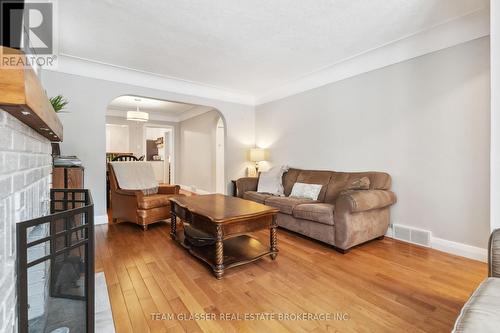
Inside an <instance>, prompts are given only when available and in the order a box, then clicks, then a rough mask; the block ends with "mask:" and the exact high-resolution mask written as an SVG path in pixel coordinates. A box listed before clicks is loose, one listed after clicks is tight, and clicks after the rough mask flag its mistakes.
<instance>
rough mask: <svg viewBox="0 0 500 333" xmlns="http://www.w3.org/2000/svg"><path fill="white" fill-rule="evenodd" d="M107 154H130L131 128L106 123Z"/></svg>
mask: <svg viewBox="0 0 500 333" xmlns="http://www.w3.org/2000/svg"><path fill="white" fill-rule="evenodd" d="M106 152H107V153H128V152H130V137H129V126H128V125H125V124H123V125H118V124H109V123H106Z"/></svg>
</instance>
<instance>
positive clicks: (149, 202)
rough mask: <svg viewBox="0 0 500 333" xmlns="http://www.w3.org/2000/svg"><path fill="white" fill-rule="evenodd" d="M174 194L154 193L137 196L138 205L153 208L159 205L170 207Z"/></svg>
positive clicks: (141, 207)
mask: <svg viewBox="0 0 500 333" xmlns="http://www.w3.org/2000/svg"><path fill="white" fill-rule="evenodd" d="M173 196H174V195H173V194H172V195H169V194H152V195H147V196H142V197H138V198H137V207H138V208H139V209H152V208H158V207H165V206H166V207H170V198H172V197H173Z"/></svg>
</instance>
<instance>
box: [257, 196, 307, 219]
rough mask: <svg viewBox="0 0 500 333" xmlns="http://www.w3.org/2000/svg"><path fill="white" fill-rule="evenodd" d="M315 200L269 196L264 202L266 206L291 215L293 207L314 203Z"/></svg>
mask: <svg viewBox="0 0 500 333" xmlns="http://www.w3.org/2000/svg"><path fill="white" fill-rule="evenodd" d="M315 202H317V201H315V200H311V199H304V198H291V197H277V196H271V197H269V198H267V199H266V200H265V201H264V203H265V204H266V205H268V206H271V207H274V208H278V209H279V210H280V212H282V213H284V214H289V215H292V213H293V208H294V207H295V206H297V205H300V204H303V203H315Z"/></svg>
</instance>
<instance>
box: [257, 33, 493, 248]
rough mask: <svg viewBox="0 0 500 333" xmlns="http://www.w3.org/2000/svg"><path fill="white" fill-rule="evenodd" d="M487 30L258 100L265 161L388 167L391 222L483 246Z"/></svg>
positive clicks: (353, 167) (486, 220) (301, 165)
mask: <svg viewBox="0 0 500 333" xmlns="http://www.w3.org/2000/svg"><path fill="white" fill-rule="evenodd" d="M489 75H490V73H489V38H481V39H478V40H474V41H471V42H468V43H465V44H461V45H458V46H455V47H452V48H449V49H445V50H442V51H439V52H436V53H432V54H429V55H426V56H422V57H420V58H416V59H413V60H409V61H406V62H403V63H399V64H396V65H392V66H389V67H386V68H383V69H379V70H376V71H372V72H369V73H366V74H362V75H359V76H357V77H353V78H350V79H347V80H344V81H340V82H337V83H334V84H329V85H326V86H323V87H320V88H316V89H313V90H310V91H307V92H303V93H300V94H297V95H294V96H291V97H287V98H284V99H282V100H278V101H274V102H271V103H267V104H263V105H260V106H258V107H257V111H256V139H257V145H258V146H261V147H264V148H266V147H268V148H270V153H271V159H272V160H271V162H272V163H274V164H289V165H290V166H294V167H299V168H307V169H327V170H338V171H362V170H364V171H366V170H376V171H387V172H389V173H390V174H391V175H392V177H393V190H394V192H396V194H397V196H398V203H397V204H396V205H395V206H394V208H393V210H392V222H394V223H399V224H404V225H410V226H414V227H418V228H421V229H426V230H431V231H432V232H433V235H434V236H435V237H439V238H443V239H447V240H451V241H455V242H459V243H465V244H469V245H473V246H477V247H481V248H485V247H486V244H487V239H488V235H489V229H490V227H489V142H490V136H489V135H490V131H489V126H490V113H489V110H490V103H489V100H490V82H489V80H490V79H489Z"/></svg>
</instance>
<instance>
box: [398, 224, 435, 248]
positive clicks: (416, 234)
mask: <svg viewBox="0 0 500 333" xmlns="http://www.w3.org/2000/svg"><path fill="white" fill-rule="evenodd" d="M393 235H394V238H396V239H399V240H402V241H405V242H410V243H415V244H418V245H423V246H431V232H430V231H427V230H421V229H415V228H410V227H407V226H403V225H400V224H394V225H393Z"/></svg>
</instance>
